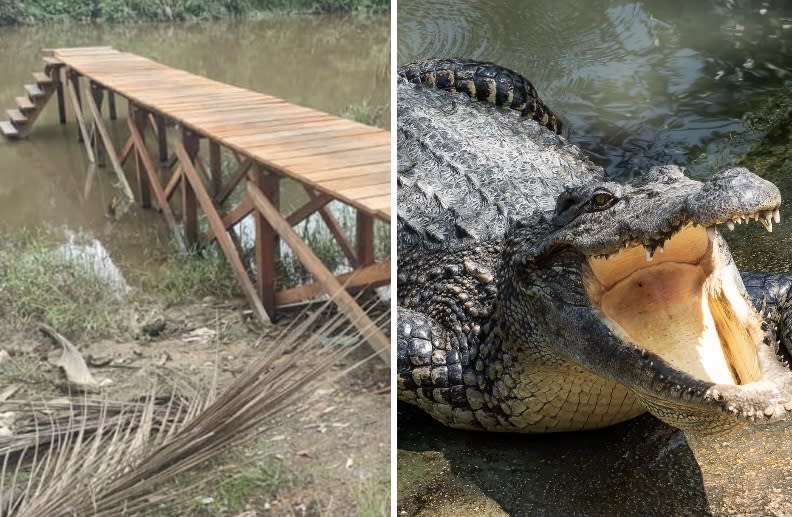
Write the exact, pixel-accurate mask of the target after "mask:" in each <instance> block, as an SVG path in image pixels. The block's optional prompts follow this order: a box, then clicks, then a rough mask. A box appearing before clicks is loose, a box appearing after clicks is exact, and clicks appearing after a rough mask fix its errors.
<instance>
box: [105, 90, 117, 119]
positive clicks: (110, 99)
mask: <svg viewBox="0 0 792 517" xmlns="http://www.w3.org/2000/svg"><path fill="white" fill-rule="evenodd" d="M107 108H108V109H109V110H110V120H116V119H117V118H118V114H117V113H116V103H115V92H114V91H113V90H107Z"/></svg>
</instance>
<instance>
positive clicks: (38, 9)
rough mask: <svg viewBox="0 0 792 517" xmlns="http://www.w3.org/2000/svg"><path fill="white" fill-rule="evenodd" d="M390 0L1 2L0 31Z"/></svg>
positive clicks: (383, 4)
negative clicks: (0, 27)
mask: <svg viewBox="0 0 792 517" xmlns="http://www.w3.org/2000/svg"><path fill="white" fill-rule="evenodd" d="M389 8H390V1H389V0H88V1H84V0H29V1H27V0H26V1H24V2H22V1H20V0H0V25H41V24H48V23H64V22H81V23H94V22H104V23H136V22H177V21H208V20H222V19H226V18H260V17H264V16H268V15H271V14H283V13H310V14H324V13H341V12H347V13H348V12H360V13H386V12H387V11H388V9H389Z"/></svg>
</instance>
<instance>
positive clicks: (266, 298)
mask: <svg viewBox="0 0 792 517" xmlns="http://www.w3.org/2000/svg"><path fill="white" fill-rule="evenodd" d="M248 182H250V183H253V184H254V185H256V187H257V188H258V190H259V192H261V193H262V194H263V195H265V196H267V200H268V201H269V203H270V204H271V205H272V206H274V207H275V208H276V210H277V209H278V207H279V206H280V178H279V177H278V176H277V175H275V174H273V173H271V172H269V171H265V170H262V169H260V168H259V167H258V166H256V167H253V168H251V169H250V170H249V171H248ZM253 223H254V225H255V235H256V239H255V250H254V253H255V257H256V289H257V292H258V294H259V297H261V303H262V304H264V309H266V311H267V314H269V315H270V318H272V319H275V290H276V283H275V280H276V279H275V261H276V260H277V259H278V255H279V253H278V248H279V246H278V239H277V234H276V233H275V230H274V229H273V228H272V226H270V224H269V223H268V222H267V220H266V219H265V218H264V217H263V216H262V215H261V212H259V211H258V210H256V211H254V212H253Z"/></svg>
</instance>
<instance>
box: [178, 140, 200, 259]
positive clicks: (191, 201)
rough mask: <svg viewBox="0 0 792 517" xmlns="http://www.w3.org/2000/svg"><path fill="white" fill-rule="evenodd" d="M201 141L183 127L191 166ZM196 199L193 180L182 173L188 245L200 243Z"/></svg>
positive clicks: (183, 219) (183, 164)
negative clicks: (189, 179)
mask: <svg viewBox="0 0 792 517" xmlns="http://www.w3.org/2000/svg"><path fill="white" fill-rule="evenodd" d="M199 142H200V140H199V139H198V135H196V134H195V133H192V132H190V131H189V130H187V129H186V128H183V129H182V146H183V147H184V149H186V150H187V158H188V159H189V162H190V163H189V165H190V166H192V165H193V164H194V163H195V155H196V154H197V153H198V144H199ZM177 156H178V154H177ZM182 160H183V159H182V157H179V162H181V169H182V171H184V170H185V168H186V166H187V164H186V163H184V162H183V161H182ZM195 174H196V176H197V175H198V172H197V171H196V173H195ZM195 201H196V200H195V190H194V189H193V186H192V185H191V182H190V181H188V180H187V178H186V177H185V176H184V174H182V181H181V214H182V226H184V240H186V241H187V245H188V246H195V245H196V244H198V206H197V205H196V202H195Z"/></svg>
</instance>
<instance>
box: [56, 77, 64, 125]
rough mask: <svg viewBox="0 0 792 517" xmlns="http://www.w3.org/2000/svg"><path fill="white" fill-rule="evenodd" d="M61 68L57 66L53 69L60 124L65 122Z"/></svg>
mask: <svg viewBox="0 0 792 517" xmlns="http://www.w3.org/2000/svg"><path fill="white" fill-rule="evenodd" d="M63 70H64V69H63V68H57V69H55V71H54V74H55V76H57V78H58V85H57V86H56V88H55V94H56V96H57V97H58V121H59V122H60V123H61V124H65V123H66V99H64V98H63V77H62V75H63Z"/></svg>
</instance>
